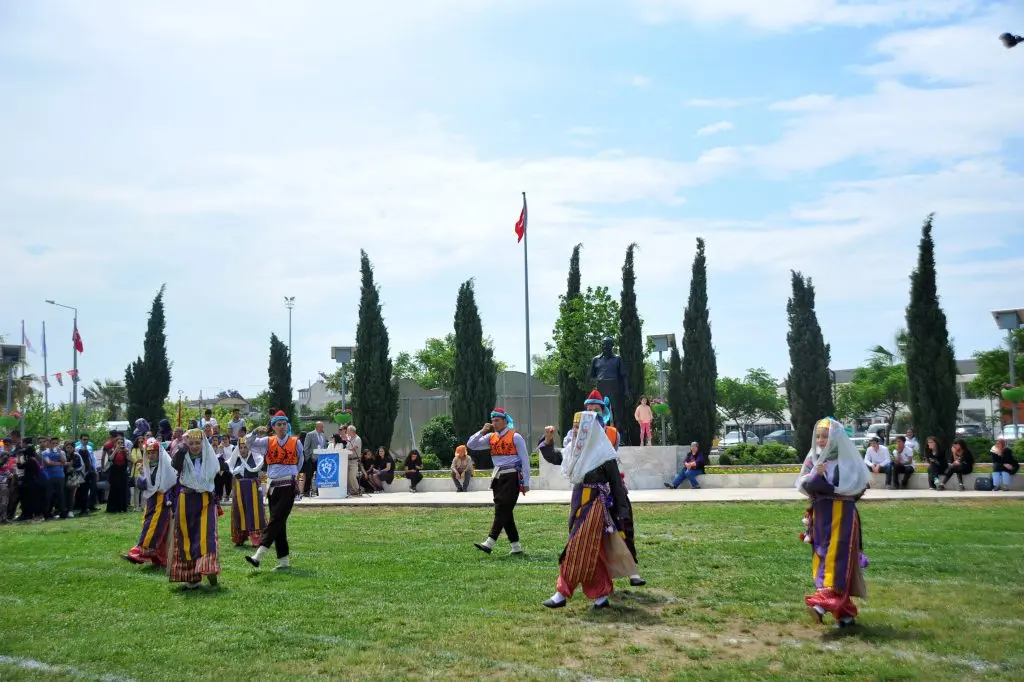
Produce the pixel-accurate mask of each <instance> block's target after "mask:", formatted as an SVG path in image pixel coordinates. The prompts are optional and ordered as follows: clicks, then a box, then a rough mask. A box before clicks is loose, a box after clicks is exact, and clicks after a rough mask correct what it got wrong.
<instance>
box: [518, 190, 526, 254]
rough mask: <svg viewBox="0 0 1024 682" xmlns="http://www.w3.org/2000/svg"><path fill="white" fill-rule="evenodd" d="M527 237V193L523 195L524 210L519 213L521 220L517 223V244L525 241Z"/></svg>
mask: <svg viewBox="0 0 1024 682" xmlns="http://www.w3.org/2000/svg"><path fill="white" fill-rule="evenodd" d="M525 235H526V193H525V192H524V193H523V210H522V211H520V212H519V220H517V221H516V237H517V239H516V243H517V244H518V243H519V242H521V241H523V237H524V236H525Z"/></svg>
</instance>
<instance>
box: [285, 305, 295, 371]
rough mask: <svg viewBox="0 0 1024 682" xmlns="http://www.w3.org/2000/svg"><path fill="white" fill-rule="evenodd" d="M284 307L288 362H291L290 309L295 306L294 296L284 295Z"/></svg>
mask: <svg viewBox="0 0 1024 682" xmlns="http://www.w3.org/2000/svg"><path fill="white" fill-rule="evenodd" d="M284 307H285V308H287V309H288V364H289V365H290V364H292V310H293V309H294V308H295V297H294V296H285V297H284Z"/></svg>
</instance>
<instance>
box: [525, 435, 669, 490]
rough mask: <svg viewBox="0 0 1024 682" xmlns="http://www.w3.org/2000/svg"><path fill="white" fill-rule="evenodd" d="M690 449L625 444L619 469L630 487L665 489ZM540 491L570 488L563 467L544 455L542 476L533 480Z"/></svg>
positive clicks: (620, 450)
mask: <svg viewBox="0 0 1024 682" xmlns="http://www.w3.org/2000/svg"><path fill="white" fill-rule="evenodd" d="M687 450H689V448H678V447H677V446H675V445H667V446H664V447H663V446H653V447H649V448H641V447H636V446H623V447H620V448H619V470H620V471H622V472H623V473H625V474H626V487H627V488H629V489H630V490H655V489H658V488H663V487H664V484H665V483H668V482H670V481H671V480H672V478H673V477H675V475H676V474H677V473H679V469H680V468H681V467H682V464H681V462H682V460H683V458H685V457H686V451H687ZM532 487H533V488H536V489H537V490H569V489H570V488H572V486H571V485H569V481H568V479H566V478H565V476H563V475H562V468H561V467H559V466H555V465H554V464H548V462H547V461H546V460H545V459H544V458H543V457H541V459H540V476H539V477H538V478H537V480H536V481H533V486H532Z"/></svg>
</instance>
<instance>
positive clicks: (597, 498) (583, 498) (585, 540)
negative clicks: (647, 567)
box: [557, 484, 636, 599]
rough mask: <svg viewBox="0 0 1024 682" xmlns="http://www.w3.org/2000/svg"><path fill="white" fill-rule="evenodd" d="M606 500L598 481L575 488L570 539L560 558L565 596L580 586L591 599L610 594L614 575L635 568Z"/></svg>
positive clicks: (561, 580)
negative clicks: (615, 526) (614, 525)
mask: <svg viewBox="0 0 1024 682" xmlns="http://www.w3.org/2000/svg"><path fill="white" fill-rule="evenodd" d="M606 500H607V494H606V491H603V490H602V489H601V487H600V486H598V485H591V484H582V485H578V486H576V488H575V489H574V490H573V496H572V508H571V511H570V516H569V521H570V524H571V525H570V530H569V541H568V543H566V546H565V549H564V550H562V556H561V557H560V559H559V563H560V565H559V570H558V585H557V589H558V591H559V592H560V593H561V594H562V595H564V596H565V597H566V598H568V597H571V596H572V595H573V593H574V592H575V591H576V587H577V586H582V588H583V593H584V594H585V595H587V597H589V598H591V599H597V598H599V597H604V596H607V595H609V594H611V593H612V591H613V585H612V579H613V578H622V577H625V576H628V575H631V574H633V573H635V572H636V563H635V561H634V560H633V558H632V557H631V556H630V553H629V549H628V548H627V547H626V544H625V542H624V541H623V538H622V532H621V531H617V530H614V527H613V526H612V524H611V516H610V515H609V514H608V509H607V506H606ZM609 528H612V531H611V532H609ZM612 556H614V557H615V560H614V561H612V560H611V559H612Z"/></svg>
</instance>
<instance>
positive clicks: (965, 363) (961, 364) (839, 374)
mask: <svg viewBox="0 0 1024 682" xmlns="http://www.w3.org/2000/svg"><path fill="white" fill-rule="evenodd" d="M856 371H857V370H856V369H837V370H836V371H835V372H836V383H837V384H848V383H850V382H851V381H853V373H854V372H856ZM956 372H957V374H959V375H961V376H964V375H969V374H977V373H978V361H977V360H974V359H973V358H972V359H970V360H957V361H956Z"/></svg>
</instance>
